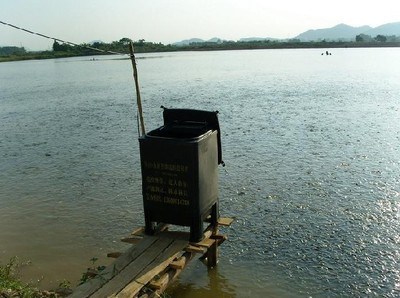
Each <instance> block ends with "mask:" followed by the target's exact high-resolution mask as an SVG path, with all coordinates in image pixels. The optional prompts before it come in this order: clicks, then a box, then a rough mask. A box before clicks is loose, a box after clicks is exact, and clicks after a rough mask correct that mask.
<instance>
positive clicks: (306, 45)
mask: <svg viewBox="0 0 400 298" xmlns="http://www.w3.org/2000/svg"><path fill="white" fill-rule="evenodd" d="M397 47H400V42H385V43H382V42H368V43H357V42H324V41H322V42H295V43H291V42H288V43H273V42H271V43H260V42H246V43H241V44H235V45H234V46H229V45H227V44H211V45H210V44H209V43H199V44H195V45H190V46H181V47H174V48H170V49H164V50H159V49H155V50H154V51H152V50H147V51H140V49H139V50H138V51H137V52H136V54H143V53H171V52H188V51H237V50H269V49H270V50H274V49H276V50H279V49H281V50H282V49H331V48H397ZM121 54H126V55H129V54H128V53H121ZM99 55H113V54H108V53H101V52H92V53H85V54H79V53H71V52H55V51H43V52H27V53H25V54H17V55H7V56H0V63H1V62H15V61H25V60H44V59H58V58H72V57H88V56H99Z"/></svg>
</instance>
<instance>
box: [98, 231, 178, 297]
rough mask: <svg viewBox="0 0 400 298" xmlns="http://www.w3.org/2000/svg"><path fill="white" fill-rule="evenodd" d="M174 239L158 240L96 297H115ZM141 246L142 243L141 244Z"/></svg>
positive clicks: (102, 288)
mask: <svg viewBox="0 0 400 298" xmlns="http://www.w3.org/2000/svg"><path fill="white" fill-rule="evenodd" d="M172 242H173V239H168V238H157V240H156V241H155V242H154V243H153V244H152V246H151V247H148V248H147V249H145V250H144V251H143V253H142V254H141V256H140V258H136V259H135V260H133V261H132V262H130V263H129V264H128V266H126V267H125V268H123V270H121V272H119V274H118V275H117V276H115V277H114V278H113V279H111V280H110V281H109V282H108V283H106V284H105V285H104V286H103V287H101V288H100V289H99V290H98V291H96V293H95V297H110V296H115V295H116V294H117V293H118V292H119V291H121V290H122V289H123V288H124V287H125V286H126V285H127V284H128V283H130V282H131V281H132V280H133V279H135V277H136V276H137V275H138V274H139V273H141V272H142V271H143V270H144V268H146V267H147V266H148V265H149V264H151V263H152V262H153V260H154V259H155V258H157V257H158V256H159V255H160V254H162V253H163V251H164V250H165V249H166V248H167V247H168V246H169V245H171V243H172ZM139 244H140V243H139Z"/></svg>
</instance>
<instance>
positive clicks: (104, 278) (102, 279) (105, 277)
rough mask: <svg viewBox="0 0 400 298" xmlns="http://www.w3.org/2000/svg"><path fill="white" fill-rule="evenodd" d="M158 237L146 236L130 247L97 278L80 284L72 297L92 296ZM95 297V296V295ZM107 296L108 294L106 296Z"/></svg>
mask: <svg viewBox="0 0 400 298" xmlns="http://www.w3.org/2000/svg"><path fill="white" fill-rule="evenodd" d="M156 240H157V238H156V237H150V236H148V237H146V238H144V239H143V240H142V241H141V242H139V243H138V244H137V245H136V246H132V247H130V248H129V249H128V250H127V251H126V252H125V253H124V254H122V255H121V256H120V257H119V258H118V259H116V260H115V262H114V263H113V264H111V265H110V266H107V268H106V269H104V271H102V272H101V273H100V274H99V275H98V276H97V277H96V278H94V279H91V280H88V281H87V282H86V283H84V284H82V285H80V286H79V287H77V288H76V289H75V291H74V292H73V293H72V295H71V296H69V297H71V298H84V297H90V296H91V295H92V294H93V293H94V292H96V291H97V290H98V289H99V288H100V287H101V286H102V285H104V284H105V283H106V282H108V281H109V280H110V279H112V278H113V277H114V276H115V275H117V274H118V273H119V272H120V271H122V270H123V269H124V268H125V267H126V266H127V265H128V264H129V263H131V262H132V260H135V259H137V258H138V257H140V256H141V255H142V254H143V252H144V251H145V250H146V249H147V248H149V247H151V246H152V244H153V243H154V242H156ZM94 297H95V296H94ZM105 297H107V296H105Z"/></svg>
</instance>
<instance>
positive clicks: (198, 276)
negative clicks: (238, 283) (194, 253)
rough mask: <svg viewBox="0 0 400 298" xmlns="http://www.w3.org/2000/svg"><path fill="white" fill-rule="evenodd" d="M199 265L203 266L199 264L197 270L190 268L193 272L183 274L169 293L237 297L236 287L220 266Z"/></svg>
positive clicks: (184, 296)
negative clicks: (209, 267)
mask: <svg viewBox="0 0 400 298" xmlns="http://www.w3.org/2000/svg"><path fill="white" fill-rule="evenodd" d="M197 263H199V262H197ZM199 265H200V266H201V267H203V268H200V267H199V266H197V268H195V269H196V270H190V269H189V270H190V271H191V272H190V273H189V274H183V275H182V276H181V277H180V278H179V279H178V280H177V281H176V282H175V283H174V284H173V286H172V287H171V288H170V289H169V290H168V292H167V293H168V294H169V295H170V296H171V297H176V298H186V297H191V298H196V297H226V298H230V297H237V294H236V287H235V286H234V285H233V284H231V283H230V282H229V280H228V279H227V278H225V277H224V276H223V275H222V274H221V272H220V271H219V270H218V268H214V269H207V268H206V266H203V264H199ZM193 271H194V272H193ZM203 271H204V272H203ZM207 271H208V272H207Z"/></svg>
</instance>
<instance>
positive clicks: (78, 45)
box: [0, 20, 131, 56]
mask: <svg viewBox="0 0 400 298" xmlns="http://www.w3.org/2000/svg"><path fill="white" fill-rule="evenodd" d="M0 23H1V24H3V25H6V26H9V27H12V28H14V29H17V30H21V31H25V32H27V33H29V34H33V35H38V36H40V37H43V38H47V39H51V40H54V41H58V42H61V43H65V44H69V45H72V46H76V47H80V48H86V49H88V50H93V51H97V52H102V53H106V54H114V55H127V56H131V54H129V53H120V52H115V51H109V50H102V49H98V48H95V47H91V46H88V45H80V44H77V43H74V42H71V41H67V40H62V39H59V38H56V37H51V36H48V35H45V34H42V33H39V32H34V31H32V30H28V29H25V28H22V27H19V26H16V25H13V24H10V23H7V22H3V21H1V20H0Z"/></svg>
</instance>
